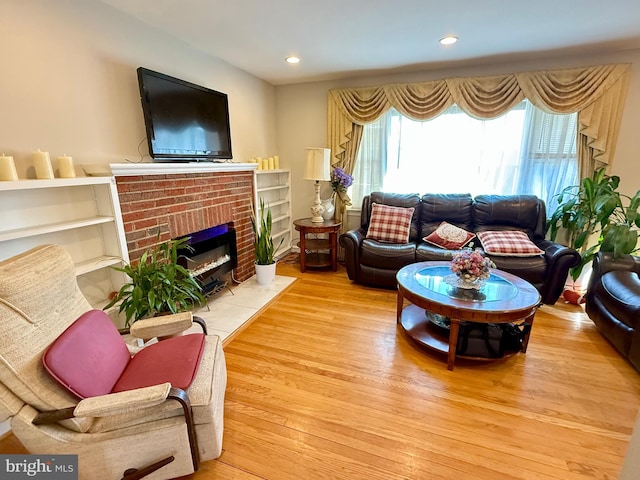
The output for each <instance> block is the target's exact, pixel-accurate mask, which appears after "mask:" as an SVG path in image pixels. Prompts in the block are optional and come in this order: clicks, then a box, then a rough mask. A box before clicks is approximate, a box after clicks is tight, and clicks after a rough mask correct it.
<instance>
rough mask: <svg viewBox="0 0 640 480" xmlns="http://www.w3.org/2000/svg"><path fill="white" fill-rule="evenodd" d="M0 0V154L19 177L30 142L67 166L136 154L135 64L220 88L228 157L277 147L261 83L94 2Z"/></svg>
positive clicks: (271, 105) (268, 92)
mask: <svg viewBox="0 0 640 480" xmlns="http://www.w3.org/2000/svg"><path fill="white" fill-rule="evenodd" d="M3 2H4V5H3V7H4V8H3V9H2V29H1V35H0V37H1V41H0V59H1V65H2V69H1V72H0V153H2V152H4V153H6V154H7V155H13V156H14V158H15V161H16V164H17V168H18V176H19V177H20V178H26V177H27V175H31V172H28V167H29V165H30V158H29V155H30V153H31V152H33V151H35V150H36V149H38V148H39V149H41V150H46V151H49V152H50V154H51V157H52V160H53V159H55V157H56V156H59V155H62V154H63V153H66V154H67V155H71V156H73V157H74V162H75V163H76V164H83V163H99V164H108V163H112V162H124V161H126V159H129V160H131V161H138V160H139V159H140V155H139V153H138V145H139V144H140V143H141V142H143V140H144V138H145V131H144V122H143V117H142V108H141V105H140V97H139V91H138V84H137V76H136V68H137V67H139V66H144V67H147V68H150V69H152V70H157V71H160V72H162V73H166V74H168V75H172V76H175V77H178V78H181V79H184V80H188V81H191V82H193V83H196V84H200V85H204V86H207V87H209V88H213V89H215V90H218V91H221V92H224V93H227V94H228V95H229V109H230V120H231V136H232V145H233V153H234V160H236V161H246V160H247V159H249V158H251V157H253V156H269V155H273V154H274V153H277V150H276V139H275V123H274V121H273V118H274V115H275V89H274V87H273V86H271V85H270V84H268V83H267V82H264V81H263V80H260V79H258V78H256V77H254V76H252V75H249V74H248V73H246V72H244V71H243V70H239V69H237V68H235V67H233V66H231V65H229V64H227V63H225V62H223V61H221V60H219V59H216V58H212V57H210V56H207V55H204V54H203V53H200V52H199V51H197V50H194V49H193V48H191V47H189V46H188V45H187V44H185V43H183V42H181V41H179V40H177V39H175V38H173V37H171V36H168V35H166V34H164V33H161V32H160V31H158V30H155V29H153V28H151V27H149V26H147V25H145V24H143V23H141V22H139V21H137V20H134V19H131V18H129V17H126V16H124V15H123V14H121V13H119V12H118V11H117V10H114V9H112V8H111V7H109V6H107V5H105V4H103V3H101V2H98V1H96V0H54V1H51V0H20V1H10V2H9V1H6V0H3ZM9 3H10V4H11V5H10V6H9V5H7V4H9ZM141 150H142V152H143V153H144V154H146V153H147V144H146V141H144V142H143V143H142V147H141ZM148 160H149V159H148V157H147V161H148Z"/></svg>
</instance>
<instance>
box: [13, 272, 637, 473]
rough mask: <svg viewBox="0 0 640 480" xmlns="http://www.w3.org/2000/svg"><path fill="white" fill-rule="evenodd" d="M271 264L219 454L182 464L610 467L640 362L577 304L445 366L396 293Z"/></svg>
mask: <svg viewBox="0 0 640 480" xmlns="http://www.w3.org/2000/svg"><path fill="white" fill-rule="evenodd" d="M278 273H279V274H281V275H289V276H296V277H298V280H297V281H296V282H295V283H294V284H293V285H292V286H291V287H290V289H289V290H288V291H286V292H285V293H284V294H283V295H282V296H280V297H279V298H278V299H277V300H276V301H275V302H273V303H272V304H271V305H270V306H269V307H268V308H267V309H266V310H264V311H263V312H262V314H261V315H260V316H259V317H258V318H257V320H255V321H254V322H253V323H252V324H251V325H250V326H248V327H247V328H246V329H245V330H244V331H242V332H241V333H240V334H239V335H237V336H236V337H235V338H234V339H233V340H232V341H231V342H230V343H229V344H227V345H226V346H225V353H226V360H227V369H228V388H227V393H226V404H225V408H226V410H225V437H224V444H223V445H224V451H223V454H222V456H221V457H220V458H219V459H218V460H216V461H211V462H205V463H204V464H202V465H201V469H200V471H199V472H197V473H196V474H194V475H191V476H189V477H186V478H191V479H196V480H205V479H224V480H236V479H242V480H258V479H269V480H301V479H303V480H306V479H310V480H317V479H332V480H333V479H365V478H366V479H380V480H393V479H412V480H413V479H473V480H484V479H486V480H495V479H523V480H524V479H526V480H531V479H540V480H542V479H545V480H547V479H562V480H572V479H574V480H575V479H615V478H617V476H618V474H619V472H620V469H621V467H622V462H623V458H624V455H625V453H626V448H627V444H628V442H629V437H630V434H631V431H632V428H633V425H634V422H635V418H636V414H637V412H638V406H639V405H640V374H638V372H636V371H635V370H634V369H633V368H632V367H631V366H630V365H629V364H628V363H627V362H626V361H625V360H624V359H623V358H621V357H620V355H618V354H617V353H616V351H615V350H614V349H613V347H611V346H610V345H609V344H608V343H607V342H606V340H605V339H604V338H603V337H602V336H601V335H600V334H599V333H598V332H597V331H596V329H595V327H594V325H593V323H592V322H591V321H590V320H589V319H588V318H587V316H586V315H585V314H584V312H583V310H582V308H580V307H577V306H573V305H565V304H563V303H558V304H556V305H555V306H551V307H550V306H543V307H542V308H541V309H540V310H539V311H538V313H537V315H536V322H535V326H534V329H533V331H532V333H531V340H530V343H529V348H528V351H527V353H526V355H525V354H519V355H516V356H515V357H512V358H510V359H508V360H506V361H498V362H493V363H487V364H479V363H464V362H460V361H458V362H456V367H455V370H454V371H453V372H451V371H448V370H447V368H446V359H445V358H443V357H439V356H434V355H431V354H428V353H425V352H424V351H421V350H420V349H418V348H417V347H415V346H414V345H413V344H411V343H410V342H409V341H408V340H407V339H406V338H405V336H404V335H403V333H402V332H401V331H400V330H399V329H398V328H397V327H396V319H395V302H396V295H395V292H393V291H386V290H379V289H373V288H366V287H362V286H358V285H353V284H351V283H350V282H349V280H348V279H347V277H346V274H345V272H344V269H343V268H342V267H340V268H339V270H338V272H335V273H334V272H331V271H307V272H306V273H304V274H301V273H300V272H299V269H298V265H296V264H290V263H280V264H279V266H278ZM20 449H21V446H20V445H19V444H18V442H16V441H15V439H14V438H13V437H11V436H9V437H8V438H5V439H4V440H3V441H2V442H0V452H2V453H15V452H16V451H20Z"/></svg>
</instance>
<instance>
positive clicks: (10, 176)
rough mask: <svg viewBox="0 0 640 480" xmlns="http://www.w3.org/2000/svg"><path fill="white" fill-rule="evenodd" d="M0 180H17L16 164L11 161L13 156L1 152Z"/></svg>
mask: <svg viewBox="0 0 640 480" xmlns="http://www.w3.org/2000/svg"><path fill="white" fill-rule="evenodd" d="M0 180H5V181H7V180H8V181H15V180H18V172H16V164H15V163H13V157H12V156H10V155H6V156H5V154H4V153H3V154H2V155H0Z"/></svg>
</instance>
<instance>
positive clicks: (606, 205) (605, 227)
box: [547, 168, 640, 280]
mask: <svg viewBox="0 0 640 480" xmlns="http://www.w3.org/2000/svg"><path fill="white" fill-rule="evenodd" d="M619 184H620V177H618V176H615V175H613V176H610V175H607V174H606V173H605V169H604V168H600V169H598V170H596V171H595V172H594V174H593V176H592V177H591V178H585V179H583V180H582V182H581V183H580V185H574V186H570V187H567V188H565V189H564V190H563V191H562V192H561V193H560V194H559V195H558V201H559V205H558V208H557V209H556V210H555V211H554V212H553V214H552V215H551V219H550V220H549V222H548V224H547V227H548V229H549V236H550V238H551V240H555V239H556V236H557V235H558V233H559V231H560V229H561V228H562V229H563V230H564V231H565V234H566V236H567V240H568V244H569V246H571V247H573V248H575V249H576V250H578V252H580V256H581V257H582V259H581V261H580V263H579V264H578V265H577V266H576V267H574V268H572V269H571V276H572V277H573V279H574V280H576V279H577V278H578V277H579V276H580V273H581V272H582V269H583V268H584V267H585V266H586V265H590V264H591V261H592V260H593V257H594V256H595V254H596V253H597V252H598V251H603V252H611V253H613V257H614V258H619V257H620V256H622V255H625V254H630V253H634V252H635V251H636V250H637V248H636V247H637V244H638V235H639V232H638V229H640V215H639V214H638V210H639V208H640V190H638V191H637V192H636V193H635V195H633V196H632V197H630V196H628V195H623V194H621V193H620V192H618V186H619Z"/></svg>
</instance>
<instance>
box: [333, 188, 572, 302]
mask: <svg viewBox="0 0 640 480" xmlns="http://www.w3.org/2000/svg"><path fill="white" fill-rule="evenodd" d="M373 203H379V204H380V203H381V204H386V205H392V206H396V207H414V208H415V211H414V213H413V218H412V221H411V230H410V235H409V243H406V244H389V243H382V242H378V241H376V240H371V239H367V238H366V235H367V229H368V226H369V219H370V217H371V205H372V204H373ZM443 221H446V222H448V223H450V224H453V225H456V226H458V227H461V228H464V229H465V230H467V231H470V232H474V233H477V232H479V231H483V230H485V231H486V230H521V231H524V232H526V233H527V235H528V237H529V238H530V239H531V240H532V241H533V242H534V243H535V244H536V245H537V246H538V247H539V248H540V249H541V250H543V251H544V254H541V255H536V256H534V257H504V256H490V258H491V259H492V260H493V262H494V263H495V264H496V266H497V268H499V269H501V270H504V271H506V272H509V273H512V274H514V275H517V276H519V277H521V278H524V279H525V280H527V281H528V282H530V283H531V284H532V285H534V286H535V287H536V288H537V289H538V291H539V292H540V295H541V297H542V302H543V303H547V304H553V303H555V302H556V300H557V299H558V297H559V296H560V294H561V293H562V291H563V289H564V284H565V280H566V278H567V273H568V271H569V269H570V268H571V267H573V266H575V265H577V264H578V262H579V261H580V255H579V254H578V252H576V251H575V250H574V249H572V248H569V247H565V246H563V245H560V244H557V243H554V242H551V241H549V240H546V239H545V229H546V211H545V205H544V202H543V201H542V200H540V199H539V198H537V197H535V196H533V195H513V196H499V195H479V196H477V197H475V198H472V197H471V195H469V194H454V195H440V194H426V195H423V196H422V197H420V196H419V195H418V194H391V193H382V192H373V193H371V195H368V196H366V197H365V198H364V199H363V201H362V211H361V216H360V224H361V226H360V228H358V229H355V230H351V231H348V232H346V233H344V234H342V235H341V236H340V245H341V246H342V247H343V248H344V252H345V266H346V269H347V274H348V275H349V278H350V279H351V280H352V281H354V282H357V283H361V284H365V285H372V286H377V287H384V288H396V273H397V272H398V270H399V269H400V268H402V267H404V266H405V265H409V264H411V263H414V262H421V261H427V260H450V259H451V256H452V254H453V253H454V252H455V251H453V250H445V249H443V248H439V247H437V246H434V245H431V244H428V243H426V242H424V241H422V239H423V238H424V237H426V236H428V235H429V234H430V233H432V232H433V231H434V230H435V229H436V228H438V226H439V225H440V223H441V222H443ZM474 242H475V246H476V247H479V246H480V242H479V241H478V240H477V239H474Z"/></svg>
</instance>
